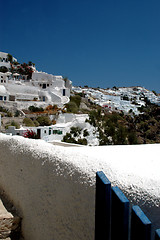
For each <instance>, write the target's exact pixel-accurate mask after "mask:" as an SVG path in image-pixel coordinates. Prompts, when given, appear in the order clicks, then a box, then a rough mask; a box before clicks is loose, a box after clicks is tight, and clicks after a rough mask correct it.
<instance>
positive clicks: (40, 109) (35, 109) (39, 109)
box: [28, 106, 44, 112]
mask: <svg viewBox="0 0 160 240" xmlns="http://www.w3.org/2000/svg"><path fill="white" fill-rule="evenodd" d="M28 110H29V111H30V112H43V111H44V109H43V108H42V107H40V108H39V107H35V106H30V107H29V108H28Z"/></svg>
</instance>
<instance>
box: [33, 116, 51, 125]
mask: <svg viewBox="0 0 160 240" xmlns="http://www.w3.org/2000/svg"><path fill="white" fill-rule="evenodd" d="M36 120H37V122H39V125H40V126H49V125H51V124H52V122H51V120H50V118H49V117H48V116H39V117H38V118H37V119H36Z"/></svg>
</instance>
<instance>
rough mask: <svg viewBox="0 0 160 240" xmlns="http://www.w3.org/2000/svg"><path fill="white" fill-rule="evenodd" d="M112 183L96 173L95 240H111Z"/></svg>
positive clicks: (104, 176) (99, 173)
mask: <svg viewBox="0 0 160 240" xmlns="http://www.w3.org/2000/svg"><path fill="white" fill-rule="evenodd" d="M110 220H111V183H110V181H109V180H108V178H107V177H106V175H105V174H104V173H103V172H102V171H100V172H97V173H96V208H95V240H110V231H111V230H110V229H111V228H110V225H111V223H110Z"/></svg>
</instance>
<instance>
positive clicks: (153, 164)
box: [0, 134, 160, 240]
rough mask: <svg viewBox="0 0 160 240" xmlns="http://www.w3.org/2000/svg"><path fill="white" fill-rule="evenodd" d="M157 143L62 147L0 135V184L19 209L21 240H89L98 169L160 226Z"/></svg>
mask: <svg viewBox="0 0 160 240" xmlns="http://www.w3.org/2000/svg"><path fill="white" fill-rule="evenodd" d="M159 146H160V145H159V144H152V145H139V146H104V147H81V148H76V147H70V148H63V147H59V146H53V145H51V144H48V143H45V142H44V141H41V140H29V139H24V138H22V137H11V136H5V135H3V134H0V166H1V167H0V188H2V189H4V190H5V192H6V194H7V195H8V197H9V198H10V199H11V200H12V201H13V202H14V204H15V206H16V207H17V208H18V209H19V210H20V212H21V216H22V217H23V221H22V231H23V234H24V237H25V240H32V239H33V240H41V239H43V240H44V239H47V240H64V239H66V240H70V239H74V240H80V239H81V240H91V239H92V240H93V239H94V204H95V187H94V186H95V174H96V171H100V170H102V171H104V173H105V174H106V176H107V177H108V179H109V180H110V181H111V182H112V186H114V185H117V186H118V187H120V188H121V189H122V190H123V192H125V194H126V195H127V197H128V198H129V199H130V200H131V201H132V202H134V204H138V205H139V206H140V207H141V208H142V210H143V211H144V212H145V213H146V215H147V216H148V218H149V219H150V220H151V221H152V222H153V226H154V227H156V228H160V217H159V216H160V208H159V206H160V188H159V186H160V175H159V169H160V168H159V167H160V162H159V159H158V158H157V156H159V155H160V147H159Z"/></svg>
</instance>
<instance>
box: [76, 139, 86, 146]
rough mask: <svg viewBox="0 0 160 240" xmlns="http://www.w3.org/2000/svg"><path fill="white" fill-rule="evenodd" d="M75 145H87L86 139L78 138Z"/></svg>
mask: <svg viewBox="0 0 160 240" xmlns="http://www.w3.org/2000/svg"><path fill="white" fill-rule="evenodd" d="M77 144H80V145H87V139H86V138H79V139H78V141H77Z"/></svg>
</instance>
